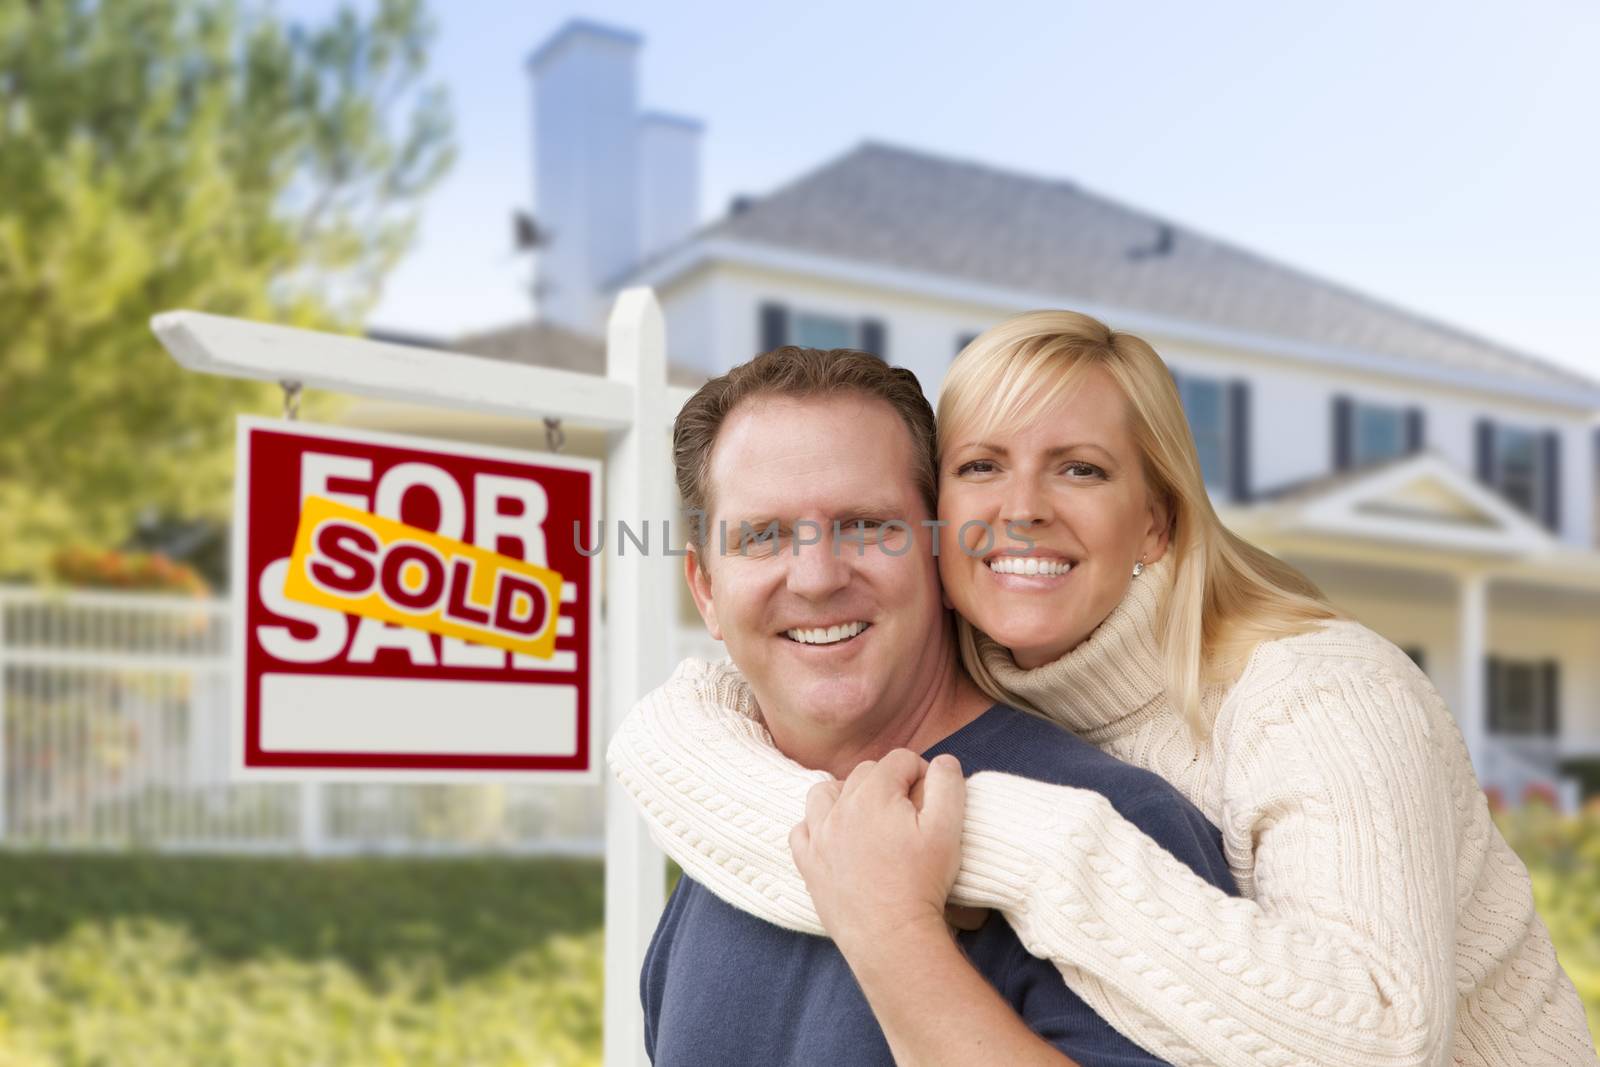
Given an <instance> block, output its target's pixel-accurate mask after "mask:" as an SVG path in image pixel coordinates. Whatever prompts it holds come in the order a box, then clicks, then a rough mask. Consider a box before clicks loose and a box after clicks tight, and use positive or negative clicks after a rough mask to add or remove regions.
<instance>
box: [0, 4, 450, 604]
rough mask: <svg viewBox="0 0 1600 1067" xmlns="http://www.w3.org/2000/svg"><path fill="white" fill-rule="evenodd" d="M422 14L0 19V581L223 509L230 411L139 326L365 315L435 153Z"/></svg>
mask: <svg viewBox="0 0 1600 1067" xmlns="http://www.w3.org/2000/svg"><path fill="white" fill-rule="evenodd" d="M431 34H432V30H431V27H430V25H429V23H428V20H427V19H426V17H425V15H424V13H423V11H422V8H421V0H378V2H377V3H376V5H375V8H374V10H373V11H372V13H371V14H370V16H369V17H365V18H363V17H362V16H360V15H357V14H356V13H354V12H353V11H352V10H351V9H348V8H346V9H343V10H341V11H340V12H339V13H338V14H337V15H336V16H334V17H333V18H332V19H331V20H330V21H329V22H328V23H327V24H326V25H324V26H321V27H317V28H309V29H308V28H303V27H300V26H296V25H285V24H283V23H282V22H280V21H279V20H278V19H277V18H276V16H275V15H273V14H272V13H271V11H270V9H263V8H256V7H241V5H240V4H239V3H236V2H233V0H117V2H116V3H105V2H101V0H32V2H26V3H25V2H22V0H0V397H3V398H4V402H3V403H0V576H4V575H8V574H9V575H16V574H38V573H40V572H41V570H42V569H43V567H44V566H45V564H46V562H47V560H48V558H49V556H50V554H51V553H52V551H53V550H54V549H56V548H58V547H60V546H61V545H63V544H67V543H84V544H88V545H91V546H97V547H107V546H113V545H118V544H121V543H122V542H124V541H125V540H126V539H127V538H128V537H129V535H130V534H132V533H133V531H134V530H135V528H136V526H137V525H138V523H139V521H140V519H141V518H144V519H147V520H160V519H163V518H166V517H171V516H180V517H184V518H194V517H204V516H210V517H217V518H221V517H224V516H225V511H226V500H227V491H228V486H229V483H230V474H231V471H230V464H231V460H230V453H231V439H232V415H233V413H235V412H237V411H246V410H254V411H259V412H267V411H271V410H273V408H274V406H275V404H274V401H275V389H274V387H273V386H271V385H268V384H264V383H256V382H245V381H238V380H234V379H224V378H217V377H212V376H209V375H198V374H193V373H189V372H185V371H182V370H181V369H180V368H179V367H178V366H177V365H176V364H175V363H174V362H173V361H172V360H171V358H170V357H168V356H167V355H166V354H165V353H164V352H163V351H162V350H161V348H160V346H159V345H158V344H157V343H156V342H155V340H154V338H153V337H152V336H151V334H150V331H149V319H150V316H151V315H152V314H154V313H155V312H158V311H162V310H166V309H170V308H179V307H184V308H194V309H198V310H202V311H210V312H215V313H218V314H224V315H236V316H242V317H246V318H253V319H263V320H271V321H278V322H283V323H288V324H291V325H299V326H309V327H316V328H320V329H340V328H348V327H350V326H352V325H353V324H355V323H357V322H359V320H360V317H361V316H362V314H364V312H365V311H366V310H367V309H368V308H369V307H370V305H371V304H372V302H373V301H374V300H375V298H376V295H377V293H378V287H379V284H380V282H381V280H382V278H383V276H384V275H385V273H386V272H387V271H388V270H389V269H390V268H391V267H392V266H393V265H394V263H395V262H396V260H397V259H398V257H399V256H400V255H401V253H402V252H403V251H404V250H405V249H406V247H407V246H408V244H409V242H410V240H411V237H412V234H413V232H414V228H415V222H416V205H417V202H418V198H419V197H420V196H421V195H422V194H423V193H424V192H425V191H426V190H427V189H428V188H429V187H430V186H432V185H433V184H434V182H435V181H436V180H437V179H438V178H439V177H440V176H441V175H442V174H443V172H444V170H445V168H446V167H447V166H448V164H449V161H450V157H451V151H452V150H451V147H450V143H449V142H450V124H449V119H448V112H447V108H446V106H445V101H444V97H443V94H442V92H440V91H439V90H437V89H426V90H425V89H422V88H420V87H419V85H418V82H419V79H420V78H421V76H422V73H423V69H424V66H425V58H426V50H427V45H428V42H429V40H430V38H431Z"/></svg>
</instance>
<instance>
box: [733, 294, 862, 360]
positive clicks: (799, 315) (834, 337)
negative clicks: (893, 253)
mask: <svg viewBox="0 0 1600 1067" xmlns="http://www.w3.org/2000/svg"><path fill="white" fill-rule="evenodd" d="M757 331H758V333H759V336H760V338H761V340H760V344H761V350H762V351H763V352H770V351H772V350H773V349H774V348H778V347H781V346H783V345H799V346H800V347H802V348H824V349H826V348H859V349H860V350H861V351H863V352H870V353H871V354H872V355H874V356H877V357H878V358H879V359H886V358H887V352H888V331H887V329H886V327H885V326H884V324H883V320H881V319H873V318H866V319H851V318H847V317H845V316H843V315H829V314H825V313H823V312H819V311H804V310H793V309H791V308H789V307H788V306H787V305H784V304H778V303H764V304H762V305H761V306H760V308H759V309H758V314H757Z"/></svg>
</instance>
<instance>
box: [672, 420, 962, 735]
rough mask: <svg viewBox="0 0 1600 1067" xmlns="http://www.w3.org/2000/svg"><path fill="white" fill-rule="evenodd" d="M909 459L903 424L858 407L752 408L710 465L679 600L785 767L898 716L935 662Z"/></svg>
mask: <svg viewBox="0 0 1600 1067" xmlns="http://www.w3.org/2000/svg"><path fill="white" fill-rule="evenodd" d="M911 456H912V445H911V435H910V431H909V430H907V428H906V426H905V424H904V423H903V422H902V421H901V420H900V418H899V416H897V415H896V414H895V412H894V410H893V409H892V408H891V407H890V406H889V405H888V404H887V403H885V402H883V401H881V400H878V399H876V398H873V397H868V396H862V395H845V396H837V397H826V398H816V399H790V398H779V397H772V398H757V399H755V400H752V401H748V402H746V403H745V404H742V405H741V406H739V407H737V408H735V409H734V411H733V413H732V414H731V415H730V416H729V417H728V418H727V420H726V421H725V422H724V423H723V426H722V430H721V432H720V434H719V435H718V437H717V443H716V446H715V448H714V449H713V450H712V453H711V463H710V469H709V471H708V485H709V488H710V497H711V514H710V515H709V516H708V517H707V520H708V525H707V536H706V543H705V546H704V548H703V549H702V550H700V551H691V552H690V554H689V555H688V557H687V558H686V560H685V570H686V574H687V577H688V579H689V586H690V589H691V590H692V592H693V593H694V598H695V603H696V605H697V606H698V607H699V609H700V614H701V616H702V617H703V618H704V619H705V622H706V626H707V627H708V628H709V629H710V631H711V633H712V636H714V637H717V638H720V639H721V640H722V641H724V642H725V643H726V644H727V647H728V654H729V655H730V656H731V657H732V658H733V661H734V663H735V664H736V665H737V666H738V667H739V669H740V670H741V671H742V672H743V673H744V675H745V677H746V678H747V679H748V680H749V682H750V685H751V688H752V689H753V690H754V692H755V696H756V699H757V700H758V701H759V702H760V704H761V708H762V712H763V714H764V715H765V717H766V720H767V726H768V728H769V729H770V730H771V731H772V734H773V739H774V740H775V741H776V742H777V743H778V746H779V748H781V749H784V751H786V752H789V753H790V754H791V755H794V756H796V757H797V758H803V757H802V753H804V754H814V753H816V752H818V751H819V746H822V747H825V746H826V745H827V744H828V743H829V742H830V741H837V740H839V739H843V738H855V737H861V736H870V735H874V734H876V733H877V732H878V731H880V730H883V729H884V728H886V727H888V726H890V725H892V724H893V723H894V722H895V721H896V720H897V718H898V717H899V716H902V715H905V714H909V713H910V712H911V711H912V709H913V708H914V705H915V704H916V699H915V697H916V694H917V693H918V691H919V690H918V686H919V683H920V684H923V685H925V684H926V683H927V680H928V679H929V678H931V677H933V675H934V674H935V672H936V669H937V663H938V661H939V659H940V656H941V654H942V652H943V651H944V648H943V643H944V641H945V640H946V638H945V634H944V631H943V626H944V622H945V619H944V609H943V606H942V603H941V599H940V591H939V575H938V568H937V565H936V564H937V561H936V560H935V559H934V558H933V554H932V553H933V550H932V547H931V544H932V540H931V538H930V537H929V531H928V529H927V527H925V526H922V525H921V523H922V522H923V521H924V520H926V519H928V518H929V517H930V516H929V515H928V513H927V507H926V505H925V504H924V503H923V501H922V497H921V495H920V494H919V493H918V492H917V488H916V485H915V484H914V482H913V480H912V459H911ZM890 520H900V522H899V524H897V525H891V526H888V527H885V526H884V525H883V524H884V523H887V522H889V521H890ZM836 522H837V523H838V524H839V526H840V527H841V528H842V533H841V534H836V533H835V529H834V524H835V523H836ZM773 523H776V536H775V537H773V536H771V529H772V525H771V524H773ZM907 526H909V529H907ZM724 531H725V532H724ZM852 634H853V636H851V635H852Z"/></svg>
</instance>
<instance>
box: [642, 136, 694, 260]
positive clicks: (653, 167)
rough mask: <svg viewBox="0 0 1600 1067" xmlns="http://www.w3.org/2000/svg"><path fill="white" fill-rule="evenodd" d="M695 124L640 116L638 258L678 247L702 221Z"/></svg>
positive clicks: (644, 258) (648, 256) (646, 257)
mask: <svg viewBox="0 0 1600 1067" xmlns="http://www.w3.org/2000/svg"><path fill="white" fill-rule="evenodd" d="M702 129H704V127H703V126H702V125H701V123H700V122H698V121H696V120H695V119H688V118H683V117H681V116H678V115H667V114H663V113H662V112H659V111H651V112H646V113H645V114H643V115H640V116H639V258H640V260H641V261H642V260H646V259H649V258H650V257H651V256H653V255H655V254H656V253H657V252H660V251H661V250H663V249H665V248H667V247H669V246H671V245H673V244H675V243H677V242H678V241H679V240H681V239H682V238H684V237H687V236H688V235H689V233H690V232H691V231H692V230H693V229H694V227H695V223H696V222H698V221H699V220H700V132H701V130H702Z"/></svg>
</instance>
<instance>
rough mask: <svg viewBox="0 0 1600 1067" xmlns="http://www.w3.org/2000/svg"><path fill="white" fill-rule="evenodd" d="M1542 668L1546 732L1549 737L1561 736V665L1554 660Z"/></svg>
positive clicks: (1544, 663)
mask: <svg viewBox="0 0 1600 1067" xmlns="http://www.w3.org/2000/svg"><path fill="white" fill-rule="evenodd" d="M1539 666H1540V671H1539V673H1540V675H1541V677H1540V685H1539V688H1540V690H1541V691H1542V695H1543V696H1544V709H1543V710H1544V730H1543V733H1544V734H1545V736H1547V737H1559V736H1560V735H1561V664H1560V663H1558V662H1556V661H1555V660H1553V659H1547V660H1545V661H1544V662H1543V663H1542V664H1540V665H1539Z"/></svg>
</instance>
